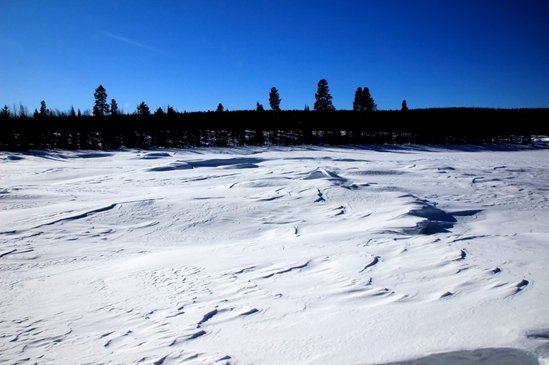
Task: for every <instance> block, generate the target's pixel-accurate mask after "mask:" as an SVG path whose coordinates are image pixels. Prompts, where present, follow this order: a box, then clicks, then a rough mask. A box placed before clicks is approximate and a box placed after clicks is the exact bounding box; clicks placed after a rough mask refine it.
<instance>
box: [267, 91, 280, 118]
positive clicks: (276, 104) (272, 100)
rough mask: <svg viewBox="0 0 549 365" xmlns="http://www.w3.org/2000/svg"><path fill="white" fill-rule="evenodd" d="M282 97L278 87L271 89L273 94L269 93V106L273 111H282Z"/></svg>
mask: <svg viewBox="0 0 549 365" xmlns="http://www.w3.org/2000/svg"><path fill="white" fill-rule="evenodd" d="M280 101H281V99H280V95H278V90H277V88H276V87H274V86H273V87H272V88H271V92H270V93H269V105H270V106H271V110H273V111H275V112H278V111H280Z"/></svg>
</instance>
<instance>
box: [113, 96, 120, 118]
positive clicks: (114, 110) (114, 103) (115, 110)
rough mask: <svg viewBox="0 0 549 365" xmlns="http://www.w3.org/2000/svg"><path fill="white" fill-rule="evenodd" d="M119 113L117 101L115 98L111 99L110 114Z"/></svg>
mask: <svg viewBox="0 0 549 365" xmlns="http://www.w3.org/2000/svg"><path fill="white" fill-rule="evenodd" d="M118 114H120V110H118V103H117V102H116V100H114V99H112V100H111V115H118Z"/></svg>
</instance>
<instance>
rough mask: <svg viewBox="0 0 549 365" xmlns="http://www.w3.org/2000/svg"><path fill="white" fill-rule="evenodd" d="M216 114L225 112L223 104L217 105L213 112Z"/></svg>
mask: <svg viewBox="0 0 549 365" xmlns="http://www.w3.org/2000/svg"><path fill="white" fill-rule="evenodd" d="M215 111H216V112H218V113H222V112H224V111H225V108H224V107H223V104H221V103H219V104H217V109H216V110H215Z"/></svg>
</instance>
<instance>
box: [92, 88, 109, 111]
mask: <svg viewBox="0 0 549 365" xmlns="http://www.w3.org/2000/svg"><path fill="white" fill-rule="evenodd" d="M93 96H94V98H95V103H94V105H93V115H95V116H96V117H103V116H105V115H107V114H109V104H107V90H105V88H104V87H103V85H99V86H98V87H97V89H95V93H94V94H93Z"/></svg>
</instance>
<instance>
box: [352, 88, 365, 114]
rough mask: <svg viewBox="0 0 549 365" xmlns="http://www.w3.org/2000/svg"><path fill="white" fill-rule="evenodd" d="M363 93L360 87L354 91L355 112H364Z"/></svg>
mask: <svg viewBox="0 0 549 365" xmlns="http://www.w3.org/2000/svg"><path fill="white" fill-rule="evenodd" d="M363 95H364V92H363V91H362V88H361V87H357V89H356V91H355V99H354V100H353V111H355V112H363V111H364V109H365V108H364V103H363V100H364V97H363Z"/></svg>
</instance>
